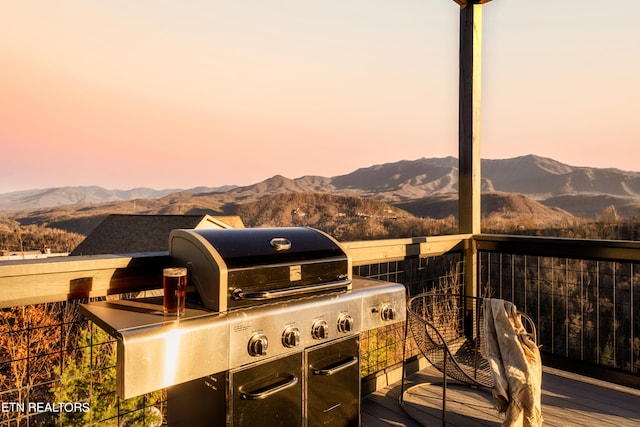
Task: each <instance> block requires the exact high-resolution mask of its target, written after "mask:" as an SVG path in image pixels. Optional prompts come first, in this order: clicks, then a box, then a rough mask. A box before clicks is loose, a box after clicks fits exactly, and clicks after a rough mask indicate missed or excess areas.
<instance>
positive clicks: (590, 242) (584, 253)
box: [473, 234, 640, 262]
mask: <svg viewBox="0 0 640 427" xmlns="http://www.w3.org/2000/svg"><path fill="white" fill-rule="evenodd" d="M473 239H474V241H475V242H476V244H477V248H478V250H481V251H489V252H502V253H510V254H516V255H533V256H546V257H555V258H572V259H585V260H600V261H632V262H635V261H638V262H640V242H636V241H630V240H598V239H572V238H558V237H539V236H514V235H503V234H478V235H475V236H473Z"/></svg>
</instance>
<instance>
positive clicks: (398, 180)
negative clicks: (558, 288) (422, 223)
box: [0, 155, 640, 217]
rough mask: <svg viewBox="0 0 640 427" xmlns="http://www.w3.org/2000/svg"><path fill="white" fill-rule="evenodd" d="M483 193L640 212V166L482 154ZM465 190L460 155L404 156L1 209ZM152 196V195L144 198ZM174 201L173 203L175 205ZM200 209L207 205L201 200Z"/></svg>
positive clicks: (74, 193)
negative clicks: (244, 181)
mask: <svg viewBox="0 0 640 427" xmlns="http://www.w3.org/2000/svg"><path fill="white" fill-rule="evenodd" d="M481 167H482V190H483V193H485V194H486V193H505V194H506V193H515V194H520V195H524V196H527V197H529V198H531V199H534V200H536V201H537V202H539V203H541V204H543V205H545V206H547V207H551V208H560V209H563V210H565V211H568V212H571V213H573V214H574V215H580V216H587V217H593V216H595V215H597V214H598V213H599V212H602V210H603V208H605V207H607V206H611V205H613V206H615V207H616V208H617V209H618V211H619V213H621V214H622V215H625V216H634V215H636V216H637V215H640V172H629V171H622V170H619V169H610V168H608V169H603V168H591V167H577V166H570V165H567V164H564V163H561V162H558V161H556V160H553V159H549V158H544V157H540V156H535V155H527V156H521V157H515V158H512V159H502V160H482V166H481ZM457 191H458V160H457V159H456V158H455V157H444V158H422V159H417V160H411V161H409V160H403V161H399V162H393V163H385V164H380V165H374V166H371V167H365V168H360V169H357V170H355V171H353V172H351V173H348V174H345V175H340V176H335V177H322V176H303V177H300V178H295V179H291V178H287V177H284V176H281V175H276V176H274V177H272V178H269V179H266V180H264V181H262V182H259V183H256V184H252V185H248V186H241V187H238V186H225V187H198V188H195V189H190V190H179V189H172V190H152V189H147V188H137V189H132V190H126V191H124V190H106V189H104V188H101V187H95V186H91V187H63V188H55V189H47V190H30V191H22V192H13V193H7V194H0V210H3V211H8V210H11V211H16V210H28V209H43V208H46V207H56V206H66V205H72V204H96V203H106V202H118V201H127V200H128V201H132V200H139V202H137V203H138V205H139V206H140V205H143V204H145V203H146V204H153V203H152V200H157V199H160V198H163V199H162V200H163V202H164V203H165V206H166V207H165V208H163V211H164V212H167V213H171V212H177V211H179V210H183V209H182V208H178V206H177V204H178V203H186V204H192V205H193V206H197V205H198V203H197V202H198V200H200V201H203V200H205V199H206V200H207V201H208V203H210V205H208V206H211V209H212V210H215V211H221V212H225V211H229V210H231V209H232V208H233V207H234V206H237V205H239V204H243V203H249V202H253V201H257V200H260V199H261V198H264V197H268V196H273V195H276V194H281V193H286V192H293V193H305V192H321V193H333V194H341V195H347V196H358V197H365V198H373V199H377V200H381V201H384V202H387V203H389V204H391V205H396V206H399V207H402V208H403V209H407V210H411V209H409V207H411V206H419V207H420V208H419V210H420V212H425V211H424V209H426V207H427V206H429V204H430V203H431V204H434V205H436V204H438V203H440V204H439V206H442V203H441V202H442V201H443V197H444V198H445V199H450V198H451V196H455V194H456V193H457ZM445 196H446V197H445ZM143 199H144V200H147V201H146V202H144V201H143ZM170 205H173V206H174V207H173V208H172V207H171V206H170ZM194 209H199V208H196V207H194Z"/></svg>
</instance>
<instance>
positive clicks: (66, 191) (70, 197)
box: [0, 185, 235, 210]
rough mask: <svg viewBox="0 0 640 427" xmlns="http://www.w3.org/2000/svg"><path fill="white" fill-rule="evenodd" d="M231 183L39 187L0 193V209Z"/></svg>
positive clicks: (115, 199) (135, 196) (124, 197)
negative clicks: (170, 186)
mask: <svg viewBox="0 0 640 427" xmlns="http://www.w3.org/2000/svg"><path fill="white" fill-rule="evenodd" d="M232 188H235V186H230V185H227V186H223V187H215V188H212V187H196V188H192V189H188V190H181V189H166V190H154V189H152V188H145V187H137V188H132V189H130V190H110V189H106V188H103V187H99V186H96V185H92V186H77V187H76V186H73V187H57V188H43V189H34V190H24V191H14V192H11V193H4V194H0V210H23V209H37V208H49V207H57V206H67V205H74V204H95V203H105V202H119V201H125V200H135V199H160V198H162V197H165V196H167V195H169V194H173V193H178V192H186V193H191V194H200V193H212V192H225V191H229V190H230V189H232Z"/></svg>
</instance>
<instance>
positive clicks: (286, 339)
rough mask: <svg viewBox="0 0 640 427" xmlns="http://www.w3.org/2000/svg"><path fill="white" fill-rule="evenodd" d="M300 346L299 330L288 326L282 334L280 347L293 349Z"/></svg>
mask: <svg viewBox="0 0 640 427" xmlns="http://www.w3.org/2000/svg"><path fill="white" fill-rule="evenodd" d="M299 344H300V330H298V328H294V327H293V326H289V327H288V328H287V329H285V330H284V332H283V333H282V345H283V346H285V347H288V348H291V347H295V346H297V345H299Z"/></svg>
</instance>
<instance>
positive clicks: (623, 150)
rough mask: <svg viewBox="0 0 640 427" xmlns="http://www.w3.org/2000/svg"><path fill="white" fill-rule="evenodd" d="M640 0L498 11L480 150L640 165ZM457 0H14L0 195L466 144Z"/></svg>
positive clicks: (5, 66) (9, 16) (322, 163)
mask: <svg viewBox="0 0 640 427" xmlns="http://www.w3.org/2000/svg"><path fill="white" fill-rule="evenodd" d="M639 14H640V2H638V1H637V0H620V1H617V2H603V1H595V0H562V1H558V0H495V1H492V2H490V3H488V4H486V5H484V6H483V23H484V32H483V83H482V108H483V109H482V145H481V153H482V157H483V158H493V159H496V158H509V157H515V156H520V155H525V154H537V155H540V156H545V157H551V158H553V159H556V160H559V161H561V162H564V163H567V164H570V165H574V166H595V167H616V168H620V169H624V170H632V171H640V164H639V163H638V158H640V156H639V155H640V144H639V143H640V120H639V119H638V107H637V102H638V100H640V83H639V82H638V81H639V80H638V76H640V55H639V53H640V26H638V25H637V16H639ZM458 24H459V8H458V6H457V4H456V3H454V2H453V1H452V0H427V1H425V0H419V1H418V0H404V1H402V2H397V1H391V0H384V1H383V0H342V1H317V0H278V1H272V0H271V1H269V0H240V1H238V0H216V1H203V2H201V1H187V2H178V1H163V0H153V1H151V0H137V1H134V2H131V1H124V0H108V1H90V2H87V1H80V0H77V1H56V2H49V1H43V0H38V1H31V0H20V1H11V2H5V3H4V4H3V6H2V13H1V14H0V96H1V102H0V144H1V146H2V162H1V167H0V193H6V192H12V191H19V190H25V189H33V188H47V187H60V186H67V185H100V186H103V187H106V188H118V189H129V188H134V187H141V186H146V187H152V188H156V189H161V188H190V187H195V186H219V185H224V184H237V185H246V184H252V183H255V182H258V181H262V180H264V179H266V178H269V177H271V176H273V175H276V174H281V175H284V176H287V177H290V178H296V177H299V176H302V175H322V176H335V175H340V174H345V173H348V172H351V171H353V170H355V169H357V168H360V167H367V166H371V165H374V164H380V163H387V162H394V161H398V160H413V159H418V158H421V157H443V156H457V123H458V121H457V120H458V119H457V108H458V106H457V100H458V92H457V90H458V89H457V84H458V83H457V78H458V56H457V55H458Z"/></svg>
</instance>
